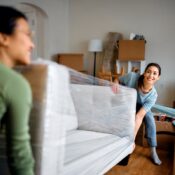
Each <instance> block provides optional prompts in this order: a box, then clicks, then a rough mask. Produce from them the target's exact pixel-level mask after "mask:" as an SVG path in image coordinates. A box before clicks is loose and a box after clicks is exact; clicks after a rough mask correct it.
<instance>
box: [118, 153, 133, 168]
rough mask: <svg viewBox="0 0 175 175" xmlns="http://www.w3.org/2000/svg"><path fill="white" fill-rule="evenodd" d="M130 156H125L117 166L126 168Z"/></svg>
mask: <svg viewBox="0 0 175 175" xmlns="http://www.w3.org/2000/svg"><path fill="white" fill-rule="evenodd" d="M129 157H130V155H128V156H126V157H125V158H124V159H122V160H121V161H120V162H119V163H118V164H117V165H123V166H126V165H128V161H129Z"/></svg>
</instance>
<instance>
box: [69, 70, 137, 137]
mask: <svg viewBox="0 0 175 175" xmlns="http://www.w3.org/2000/svg"><path fill="white" fill-rule="evenodd" d="M69 72H70V77H71V92H72V97H73V100H74V105H75V108H76V112H77V115H78V129H82V130H89V131H98V132H103V133H111V134H115V135H117V136H120V137H124V136H128V137H129V138H130V139H131V140H133V139H134V129H133V128H134V125H135V112H136V90H135V89H132V88H128V87H125V86H121V85H118V90H117V92H116V93H114V92H113V91H112V88H111V87H112V83H111V82H109V81H106V80H102V79H99V78H97V77H93V76H90V75H85V74H82V73H78V72H76V71H74V70H72V69H69ZM104 86H106V87H104ZM128 126H131V127H128Z"/></svg>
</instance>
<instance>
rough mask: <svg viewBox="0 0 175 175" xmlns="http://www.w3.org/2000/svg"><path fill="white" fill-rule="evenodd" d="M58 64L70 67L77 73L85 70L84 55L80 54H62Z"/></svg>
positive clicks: (59, 56) (59, 55)
mask: <svg viewBox="0 0 175 175" xmlns="http://www.w3.org/2000/svg"><path fill="white" fill-rule="evenodd" d="M57 62H58V63H60V64H63V65H65V66H68V67H70V68H72V69H75V70H77V71H83V70H84V63H83V54H79V53H61V54H58V60H57Z"/></svg>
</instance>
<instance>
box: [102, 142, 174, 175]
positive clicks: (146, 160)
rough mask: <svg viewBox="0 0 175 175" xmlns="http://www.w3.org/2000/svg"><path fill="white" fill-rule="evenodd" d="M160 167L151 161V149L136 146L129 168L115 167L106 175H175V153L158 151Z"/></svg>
mask: <svg viewBox="0 0 175 175" xmlns="http://www.w3.org/2000/svg"><path fill="white" fill-rule="evenodd" d="M157 152H158V155H159V157H160V159H161V161H162V164H161V165H160V166H158V165H155V164H153V162H152V161H151V159H150V149H149V148H145V147H142V146H139V145H136V148H135V150H134V152H133V153H132V154H131V156H130V159H129V162H128V165H127V166H119V165H117V166H114V167H113V168H112V169H111V170H110V171H109V172H108V173H106V174H105V175H173V154H174V153H173V151H172V150H171V151H165V150H161V149H158V150H157Z"/></svg>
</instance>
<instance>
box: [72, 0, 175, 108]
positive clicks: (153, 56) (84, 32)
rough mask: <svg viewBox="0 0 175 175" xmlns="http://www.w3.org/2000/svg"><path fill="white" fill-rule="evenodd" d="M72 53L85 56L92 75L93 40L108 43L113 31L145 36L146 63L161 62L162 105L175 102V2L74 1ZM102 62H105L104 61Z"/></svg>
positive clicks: (160, 98)
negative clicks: (80, 53)
mask: <svg viewBox="0 0 175 175" xmlns="http://www.w3.org/2000/svg"><path fill="white" fill-rule="evenodd" d="M69 8H70V10H69V15H70V24H69V25H70V26H69V29H70V33H69V36H70V37H69V39H70V42H69V47H70V52H82V53H84V54H85V61H86V62H87V65H89V66H90V67H88V69H90V71H92V68H91V67H93V65H92V63H88V61H87V60H90V61H92V57H93V55H91V54H89V53H88V51H87V44H88V41H89V40H90V39H93V38H100V39H102V40H104V39H105V37H106V36H107V33H108V32H110V31H114V32H119V33H122V34H123V36H124V38H129V34H130V33H131V32H133V33H139V34H143V35H144V36H145V38H146V40H147V44H146V63H149V62H153V61H154V62H157V63H159V64H160V65H161V67H162V76H161V79H160V80H159V82H158V83H157V85H156V87H157V90H158V94H159V98H158V102H159V103H162V104H164V105H169V106H172V101H173V100H175V78H174V74H175V71H174V69H175V34H174V32H175V20H174V19H175V10H174V9H175V1H174V0H166V1H165V0H132V1H131V0H70V7H69ZM100 59H101V58H100Z"/></svg>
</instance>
